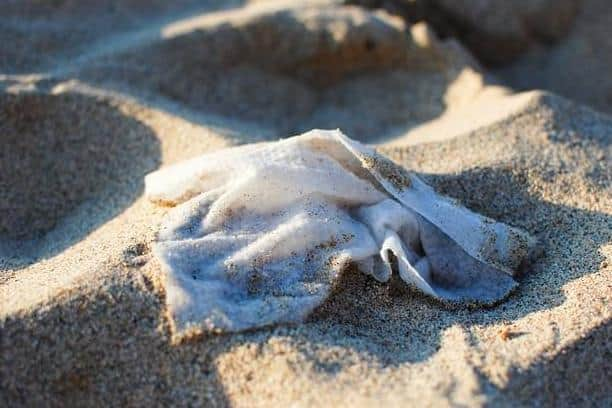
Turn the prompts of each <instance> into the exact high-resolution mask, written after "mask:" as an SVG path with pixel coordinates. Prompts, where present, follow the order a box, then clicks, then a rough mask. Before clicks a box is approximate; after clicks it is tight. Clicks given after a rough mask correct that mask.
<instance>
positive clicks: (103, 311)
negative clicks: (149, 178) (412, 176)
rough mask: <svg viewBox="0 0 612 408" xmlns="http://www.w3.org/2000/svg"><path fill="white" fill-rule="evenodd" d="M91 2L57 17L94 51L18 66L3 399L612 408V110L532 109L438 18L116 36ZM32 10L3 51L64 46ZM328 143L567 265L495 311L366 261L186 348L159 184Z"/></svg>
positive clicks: (313, 13) (236, 12)
mask: <svg viewBox="0 0 612 408" xmlns="http://www.w3.org/2000/svg"><path fill="white" fill-rule="evenodd" d="M72 3H73V2H60V4H63V5H64V6H65V7H67V8H62V7H59V6H58V9H57V10H60V11H62V12H60V11H57V14H52V17H53V19H52V20H53V21H54V22H57V23H56V26H55V25H54V26H53V27H54V29H56V30H59V32H61V33H63V34H62V35H65V36H66V37H68V38H70V40H71V41H67V42H62V41H59V42H57V43H52V44H50V45H48V44H47V45H46V44H40V42H38V41H37V40H36V38H37V37H36V36H32V37H29V38H28V39H27V41H28V42H27V43H26V44H25V45H21V46H15V47H8V48H6V49H3V51H0V53H3V54H0V56H1V57H2V58H1V59H2V64H1V65H0V66H2V67H3V68H2V72H4V74H1V75H0V89H1V90H2V94H0V135H1V136H2V138H3V139H2V140H6V141H8V143H6V145H7V146H8V148H7V149H3V150H2V152H0V185H1V186H2V188H1V189H0V404H2V405H3V406H65V405H77V406H81V405H87V406H90V405H96V406H97V405H111V404H112V405H120V404H121V405H129V406H141V405H156V406H157V405H170V404H172V405H179V406H193V405H206V406H248V407H252V406H271V405H272V406H277V405H280V406H283V405H294V406H312V405H325V406H327V405H338V406H372V405H376V406H378V405H383V404H389V405H391V406H405V405H417V404H418V405H425V406H457V405H469V406H486V405H494V406H577V405H581V406H606V405H610V404H612V395H611V393H610V390H611V389H612V382H611V380H610V376H609V375H608V371H609V366H610V363H609V361H610V356H611V353H612V344H611V340H610V339H611V338H612V336H611V334H612V327H611V324H610V320H611V318H612V308H611V307H610V300H611V297H612V291H611V283H610V282H612V279H611V278H612V188H611V182H612V169H611V167H610V156H611V153H612V148H611V146H610V141H611V140H612V117H610V116H607V115H606V114H602V113H599V112H597V111H595V110H592V109H591V108H589V107H586V106H582V105H580V104H578V103H576V102H573V101H571V100H569V99H565V98H563V97H560V96H556V95H554V94H551V93H547V92H544V91H530V92H523V93H513V92H512V91H511V90H510V89H509V88H507V87H504V86H501V85H500V83H499V81H497V80H495V79H494V78H492V77H490V76H489V75H488V74H486V72H485V70H484V69H483V68H482V67H481V66H480V65H479V64H478V63H477V62H476V61H475V60H474V59H473V58H472V57H471V56H470V55H469V53H467V52H466V51H465V50H464V49H463V48H462V47H461V46H460V45H459V44H458V43H457V42H456V41H454V40H446V41H441V40H438V38H437V37H436V36H435V34H433V33H432V32H431V30H429V29H428V27H427V26H426V25H424V24H417V25H413V26H410V25H407V24H406V23H405V22H404V21H403V20H401V19H399V18H398V17H394V16H391V15H389V14H386V13H383V12H381V11H372V10H366V9H363V8H360V7H355V6H352V7H346V6H340V5H338V3H339V2H335V1H316V2H308V5H307V6H306V5H304V3H302V2H291V3H283V2H278V1H256V2H250V3H248V4H238V3H239V2H236V4H235V5H234V6H235V8H234V9H229V10H215V8H217V9H218V8H219V7H220V2H217V3H214V2H207V3H206V2H205V3H206V6H207V7H208V6H209V9H206V7H204V6H202V4H200V3H198V4H196V3H197V2H195V1H193V2H189V1H183V2H181V3H184V4H180V3H177V6H172V8H173V9H172V10H168V9H167V7H170V6H163V5H161V2H159V4H160V5H161V6H159V8H156V7H153V6H151V7H150V8H149V9H148V11H147V13H148V14H143V13H142V12H140V7H139V2H137V1H130V2H128V3H126V4H127V6H118V4H121V3H120V2H113V1H106V2H101V3H100V4H105V8H103V9H104V10H109V9H110V10H115V11H114V12H113V13H115V14H117V15H118V16H119V17H117V16H116V15H115V14H113V13H111V14H112V16H111V17H109V16H106V14H104V16H105V17H104V18H107V19H109V21H115V22H116V23H114V24H115V25H111V26H109V27H111V29H109V30H105V29H104V24H101V23H100V24H101V25H100V26H99V27H100V28H96V29H94V28H95V27H98V26H97V25H96V26H95V27H94V28H92V30H91V32H90V33H89V34H88V36H80V34H79V33H80V32H81V31H79V30H80V28H79V27H87V26H88V21H90V20H88V18H89V19H92V18H93V17H91V16H92V15H95V14H96V13H101V11H100V9H97V8H94V9H87V7H86V6H83V5H81V6H71V4H72ZM107 3H108V4H107ZM155 3H157V2H155ZM28 4H29V3H28ZM31 4H32V8H33V10H35V11H36V10H38V11H37V12H34V11H31V10H30V11H27V12H24V11H23V10H25V9H21V8H19V7H17V6H15V8H14V10H13V9H11V10H13V11H12V12H11V13H8V14H7V15H6V16H2V17H0V23H1V25H0V27H2V28H1V29H0V38H3V39H11V38H13V37H14V36H15V34H14V33H13V32H12V31H7V29H6V27H18V28H19V29H20V30H25V27H29V29H31V30H34V32H35V33H37V35H38V34H40V36H42V37H44V36H45V35H46V34H44V32H43V31H39V30H43V28H45V27H46V28H48V27H50V26H51V25H43V24H42V23H41V22H40V18H41V17H40V14H41V13H42V15H44V13H43V11H44V10H43V11H41V10H39V9H37V8H36V7H38V6H36V4H38V3H37V2H31ZM74 4H76V2H75V3H74ZM192 6H193V10H196V9H197V10H198V11H197V12H192V11H191V10H192V9H191V8H190V7H192ZM196 6H197V7H196ZM70 7H75V9H72V8H70ZM100 7H101V6H100ZM117 10H118V11H117ZM51 12H53V13H55V11H54V10H51ZM37 13H38V14H37ZM109 13H110V12H109ZM172 13H176V14H172ZM190 13H191V14H190ZM198 13H201V14H198ZM83 16H86V17H87V16H88V17H87V18H86V17H83ZM169 16H170V17H169ZM137 17H138V18H137ZM76 21H79V23H78V24H74V25H72V24H71V23H72V22H76ZM147 21H154V24H153V23H151V24H148V25H147V23H146V22H147ZM28 24H29V25H28ZM37 24H38V25H41V26H42V28H40V27H39V28H36V27H38V26H37ZM62 24H63V25H62ZM66 25H69V26H70V27H71V28H70V29H69V28H67V27H66ZM46 28H45V29H46ZM77 28H78V30H77ZM62 30H63V31H62ZM108 32H112V35H109V34H108ZM92 36H93V37H92ZM42 37H41V38H42ZM94 37H95V38H94ZM111 37H112V38H111ZM92 38H94V39H92ZM94 40H95V41H94ZM24 41H25V40H24ZM29 41H32V42H33V43H30V42H29ZM75 44H78V47H77V46H76V45H75ZM295 44H298V46H296V45H295ZM37 47H39V48H37ZM47 47H50V48H47ZM58 49H59V51H57V52H56V50H58ZM7 50H8V51H7ZM35 51H36V52H38V53H42V54H43V56H44V58H43V57H40V58H39V59H37V60H36V61H34V62H33V61H32V60H31V58H34V57H33V56H34V55H35ZM373 56H374V57H375V58H374V57H373ZM37 58H38V57H37ZM569 96H572V95H569ZM315 126H319V127H332V128H336V127H340V128H341V129H342V130H344V131H345V132H346V133H347V134H348V135H349V136H351V137H354V138H357V139H360V140H362V141H364V142H367V143H373V144H376V145H377V147H378V149H379V150H380V151H381V152H382V153H384V154H386V155H388V156H389V157H390V158H392V159H393V160H395V161H396V162H398V163H400V164H402V165H404V166H405V167H406V168H408V169H410V170H414V171H416V172H418V173H420V174H422V175H423V177H425V178H426V179H427V180H428V181H429V182H430V183H431V184H432V185H433V186H434V187H435V188H436V189H437V190H438V191H440V192H442V193H444V194H447V195H449V196H452V197H455V198H457V199H458V200H459V201H460V202H462V203H463V204H464V205H466V206H467V207H469V208H471V209H473V210H475V211H478V212H480V213H483V214H485V215H488V216H491V217H493V218H495V219H498V220H500V221H503V222H505V223H508V224H511V225H514V226H518V227H521V228H524V229H526V230H527V231H529V232H530V233H532V234H534V235H536V236H537V237H538V239H539V240H540V241H541V243H542V249H543V251H544V255H543V257H542V258H540V259H539V260H538V261H537V262H536V263H535V264H534V265H533V266H532V267H531V268H530V269H529V270H528V271H527V272H526V273H525V274H524V276H521V277H520V286H519V288H518V290H517V291H516V292H515V293H513V294H512V295H511V296H510V297H509V298H508V299H507V300H506V301H505V302H503V303H501V304H499V305H497V306H495V307H491V308H486V309H482V308H476V309H448V308H445V307H444V306H443V305H441V304H439V303H436V302H434V301H432V300H430V299H428V298H426V297H425V296H423V295H421V294H419V293H416V292H413V291H411V290H409V289H407V288H406V287H405V286H404V285H402V284H401V282H392V283H391V284H390V285H384V284H379V283H377V282H376V281H374V280H373V279H371V278H369V277H367V276H365V275H363V274H362V273H360V272H359V271H357V270H353V269H348V270H346V271H345V272H344V273H343V274H342V277H341V280H340V282H338V285H337V287H336V289H335V291H334V293H333V294H332V296H331V297H330V298H329V299H328V300H327V301H326V302H325V304H324V305H323V306H322V307H320V308H319V309H318V310H317V311H316V312H315V313H314V314H313V315H312V316H311V317H310V318H309V319H308V321H307V322H305V323H303V324H299V325H293V326H279V327H271V328H267V329H261V330H255V331H251V332H246V333H241V334H234V335H215V336H207V337H194V338H192V339H187V340H185V341H183V342H181V343H176V342H175V341H173V333H172V332H171V328H170V324H169V321H168V318H167V315H166V311H165V297H164V296H165V294H164V286H163V276H162V271H161V270H160V267H159V264H158V263H157V261H156V259H155V258H154V257H153V256H152V255H151V254H150V245H151V242H152V240H153V239H154V235H155V232H156V228H157V225H158V223H159V221H160V219H161V218H162V217H163V216H164V214H165V212H166V211H167V208H163V207H158V206H156V205H154V204H151V203H149V202H148V201H147V200H146V199H145V198H144V197H143V194H142V193H143V177H144V175H145V174H147V173H148V172H150V171H152V170H154V169H156V168H159V167H161V166H165V165H168V164H170V163H175V162H178V161H181V160H184V159H186V158H190V157H194V156H198V155H200V154H202V153H204V152H211V151H214V150H216V149H220V148H223V147H227V146H232V145H236V144H241V143H247V142H255V141H261V140H274V139H276V138H278V137H284V136H288V135H290V134H292V133H297V132H300V131H301V130H304V129H308V128H310V127H315Z"/></svg>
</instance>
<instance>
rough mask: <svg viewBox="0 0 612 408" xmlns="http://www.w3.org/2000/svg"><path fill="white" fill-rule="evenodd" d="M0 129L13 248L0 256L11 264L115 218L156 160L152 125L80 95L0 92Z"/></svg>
mask: <svg viewBox="0 0 612 408" xmlns="http://www.w3.org/2000/svg"><path fill="white" fill-rule="evenodd" d="M0 134H1V135H2V149H1V151H0V185H1V186H2V188H1V189H0V240H2V241H1V242H0V243H2V244H4V246H6V247H7V248H9V249H12V251H9V250H7V251H6V252H7V253H5V254H2V258H4V259H3V261H4V262H6V263H8V266H9V267H11V268H20V267H24V266H27V265H28V264H30V263H32V262H35V261H37V260H39V259H42V258H47V257H50V256H53V255H55V254H57V253H59V252H61V251H63V250H64V249H65V248H67V247H69V246H70V245H72V244H74V243H76V242H78V241H79V240H81V239H82V238H83V237H85V236H87V234H89V233H90V232H91V231H93V230H94V229H96V228H97V227H99V226H100V225H102V224H103V223H105V222H106V221H108V220H109V219H112V218H113V217H114V216H116V215H117V214H119V213H120V212H121V211H123V210H124V209H125V208H127V207H128V206H129V205H130V204H131V203H132V202H133V201H134V200H136V198H138V197H139V196H140V195H141V194H142V192H143V189H144V176H145V174H147V173H148V172H150V171H152V170H154V169H156V168H157V167H158V166H159V163H160V154H161V152H160V145H159V141H158V139H157V136H156V135H155V133H154V132H153V130H152V129H150V128H149V127H148V126H147V125H145V124H144V123H142V122H140V121H139V120H137V119H135V118H133V117H130V116H129V114H127V113H124V112H122V111H121V110H120V109H119V108H118V107H116V106H114V105H113V103H112V102H110V101H108V100H101V99H97V98H94V97H90V96H85V95H80V94H60V95H45V94H19V95H13V94H4V95H1V96H0ZM76 213H78V214H79V215H78V216H75V214H76ZM70 217H73V218H70ZM7 258H8V259H7ZM4 262H3V263H4Z"/></svg>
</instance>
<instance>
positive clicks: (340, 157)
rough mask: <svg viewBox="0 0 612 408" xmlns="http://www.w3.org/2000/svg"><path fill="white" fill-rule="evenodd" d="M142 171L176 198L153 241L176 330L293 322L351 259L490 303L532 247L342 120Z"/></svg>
mask: <svg viewBox="0 0 612 408" xmlns="http://www.w3.org/2000/svg"><path fill="white" fill-rule="evenodd" d="M145 183H146V195H147V197H148V198H149V199H150V200H151V201H154V202H158V203H163V204H165V205H171V206H173V207H174V208H172V209H171V210H170V211H169V212H168V214H167V216H166V217H165V219H164V220H163V221H162V224H161V228H160V231H159V233H158V237H157V241H156V243H155V244H154V253H155V255H156V256H157V258H158V259H159V260H160V261H161V264H162V267H163V269H164V271H165V274H166V295H167V299H166V302H167V307H168V311H169V313H170V317H171V320H172V322H173V325H174V327H175V329H176V331H177V332H179V333H180V332H186V331H189V330H192V329H194V328H195V329H198V330H200V331H204V332H236V331H242V330H246V329H251V328H256V327H261V326H266V325H271V324H278V323H288V322H300V321H302V320H303V319H304V318H306V317H307V316H308V314H309V313H310V312H311V311H312V310H313V309H314V308H316V307H317V306H319V305H320V304H321V303H322V302H323V301H324V300H325V299H326V298H327V296H328V295H329V293H330V290H331V287H332V286H333V283H334V281H335V280H336V279H338V276H339V274H340V273H341V271H342V270H343V269H345V268H346V267H347V266H348V265H349V264H350V263H353V264H355V265H357V266H358V269H359V270H360V271H362V272H363V273H366V274H369V275H371V276H373V277H374V278H375V279H376V280H378V281H380V282H386V281H388V280H389V279H390V277H391V274H392V272H393V271H397V273H398V274H399V276H400V277H401V278H402V279H403V280H404V281H405V282H406V283H407V284H410V285H412V286H414V287H415V288H417V289H418V290H420V291H422V292H424V293H426V294H427V295H429V296H432V297H434V298H436V299H439V300H442V301H445V302H452V303H459V304H464V303H465V304H483V305H487V304H492V303H495V302H497V301H499V300H501V299H503V298H504V297H505V296H506V295H507V294H508V293H509V292H510V291H511V290H512V289H513V288H514V287H515V286H516V282H515V280H514V279H513V278H512V275H513V273H514V272H515V271H516V270H517V269H518V268H519V267H520V266H521V265H523V264H524V263H525V261H526V260H527V259H528V257H529V255H530V253H531V252H532V250H533V249H534V247H535V240H534V239H533V238H532V237H531V236H529V235H528V234H527V233H525V232H524V231H521V230H519V229H516V228H513V227H510V226H508V225H505V224H502V223H499V222H496V221H494V220H492V219H489V218H487V217H484V216H481V215H479V214H476V213H474V212H472V211H470V210H468V209H466V208H464V207H462V206H460V205H459V204H458V203H457V202H455V201H454V200H452V199H449V198H446V197H443V196H441V195H439V194H437V193H436V192H435V191H434V190H433V189H432V188H431V187H430V186H428V185H427V184H426V183H425V182H423V181H422V180H421V179H419V178H418V177H417V176H416V175H414V174H412V173H409V172H407V171H406V170H405V169H403V168H402V167H400V166H398V165H396V164H395V163H393V162H392V161H390V160H389V159H387V158H385V157H383V156H381V155H380V154H378V153H376V152H375V151H374V150H373V149H371V148H370V147H367V146H364V145H362V144H360V143H358V142H356V141H353V140H351V139H349V138H348V137H346V136H345V135H343V134H342V133H341V132H340V131H339V130H334V131H327V130H312V131H310V132H307V133H305V134H303V135H300V136H295V137H291V138H288V139H283V140H280V141H277V142H269V143H260V144H253V145H244V146H238V147H234V148H229V149H225V150H221V151H216V152H214V153H210V154H206V155H203V156H201V157H198V158H195V159H192V160H188V161H186V162H183V163H179V164H177V165H174V166H170V167H167V168H164V169H161V170H159V171H156V172H154V173H151V174H149V175H148V176H147V177H146V180H145Z"/></svg>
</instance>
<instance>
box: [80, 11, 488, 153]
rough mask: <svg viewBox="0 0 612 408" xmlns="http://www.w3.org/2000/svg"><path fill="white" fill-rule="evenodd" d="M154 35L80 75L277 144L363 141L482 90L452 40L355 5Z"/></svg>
mask: <svg viewBox="0 0 612 408" xmlns="http://www.w3.org/2000/svg"><path fill="white" fill-rule="evenodd" d="M272 5H274V3H273V4H272ZM162 36H163V37H164V38H163V40H161V41H157V42H155V43H153V44H151V45H148V46H143V47H137V48H134V49H130V50H129V51H128V52H126V53H122V54H120V55H119V56H109V57H108V58H101V59H98V60H96V61H95V63H94V64H93V65H92V67H89V68H88V69H87V70H86V72H84V73H83V74H82V75H84V76H85V77H86V78H87V79H88V80H90V81H94V82H97V83H100V84H103V85H104V86H107V87H113V88H114V89H120V90H121V91H123V92H131V93H133V94H137V95H143V94H146V93H150V90H152V89H154V90H156V91H157V95H160V94H161V95H162V96H164V97H165V98H168V99H170V100H173V101H176V102H179V103H181V104H184V105H186V106H188V107H189V108H191V109H193V110H195V111H199V112H208V113H213V114H216V115H219V116H222V117H225V118H230V119H231V120H233V121H241V122H245V123H249V124H256V125H257V126H263V127H265V128H267V129H269V132H268V133H271V134H274V135H275V136H277V137H281V136H286V135H289V134H296V133H301V132H302V131H305V130H309V129H311V128H315V127H320V128H335V127H340V128H342V129H344V130H345V131H346V132H347V133H349V134H351V136H352V137H353V138H357V139H361V140H366V139H368V140H370V141H373V140H380V139H383V138H389V137H391V136H392V135H394V134H398V133H402V132H404V131H405V129H407V128H410V127H414V126H415V125H417V124H419V123H422V122H424V121H427V120H430V119H433V118H435V117H436V116H438V115H440V114H441V113H442V112H444V111H445V109H447V108H449V107H452V106H454V105H455V104H460V103H463V102H465V101H466V100H469V99H471V98H474V97H475V95H477V94H478V93H479V92H480V91H481V90H482V89H483V87H484V85H485V82H486V81H485V80H484V78H483V76H482V75H481V74H480V73H479V71H478V67H477V66H476V64H475V63H474V62H473V61H472V59H471V58H470V57H469V56H468V54H466V53H465V52H464V51H463V50H462V49H461V47H459V46H458V45H457V44H456V43H454V42H452V41H450V42H447V43H442V42H440V41H439V40H438V39H437V38H436V37H435V36H434V35H433V34H432V33H431V32H430V31H429V30H428V28H427V27H426V26H425V25H416V26H412V27H410V28H407V27H406V26H405V24H404V23H403V22H402V20H401V19H398V18H394V17H391V16H390V15H388V14H386V13H384V12H370V11H367V10H365V9H362V8H358V7H347V6H329V5H328V6H316V5H315V6H313V5H301V6H300V5H296V6H291V7H286V6H284V7H276V8H275V7H268V8H260V7H255V6H251V7H246V8H244V9H239V10H236V11H232V12H225V13H219V14H212V15H205V16H203V17H201V18H196V19H192V20H187V21H181V22H178V23H175V24H172V25H169V26H167V27H166V28H165V29H164V30H163V31H162ZM452 88H454V89H455V92H454V94H459V93H461V95H462V98H463V99H462V100H459V101H458V100H457V98H455V97H454V96H453V95H451V94H450V93H449V89H452ZM459 88H460V89H461V92H458V91H457V90H458V89H459Z"/></svg>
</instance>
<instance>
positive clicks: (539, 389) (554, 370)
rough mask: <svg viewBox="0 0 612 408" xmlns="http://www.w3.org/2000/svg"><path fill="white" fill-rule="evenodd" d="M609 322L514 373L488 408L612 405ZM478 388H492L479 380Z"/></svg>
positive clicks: (486, 382)
mask: <svg viewBox="0 0 612 408" xmlns="http://www.w3.org/2000/svg"><path fill="white" fill-rule="evenodd" d="M611 361H612V322H611V321H607V322H605V323H604V324H602V325H600V326H598V327H597V328H595V329H593V330H592V331H591V332H590V333H589V334H588V335H587V336H586V337H585V338H583V339H580V340H579V341H576V342H575V343H573V344H572V345H570V346H569V347H566V348H565V349H563V350H562V351H560V352H559V353H557V355H556V356H555V357H554V358H553V359H550V360H542V361H538V362H536V363H534V364H532V365H531V366H530V367H529V368H527V369H526V370H519V369H516V368H515V369H514V370H513V371H512V372H511V374H510V382H509V384H508V385H506V386H505V387H504V388H502V389H499V390H498V391H499V392H498V394H497V396H496V398H495V399H492V400H491V401H489V403H488V404H487V405H488V406H491V407H495V406H499V403H500V402H504V405H513V406H538V407H578V406H580V407H586V406H593V407H596V406H599V407H604V406H610V404H611V403H612V392H611V390H612V376H610V365H611ZM480 378H481V386H482V387H483V388H484V387H495V385H493V384H491V383H490V382H488V381H487V380H486V378H484V376H482V375H481V376H480Z"/></svg>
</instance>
